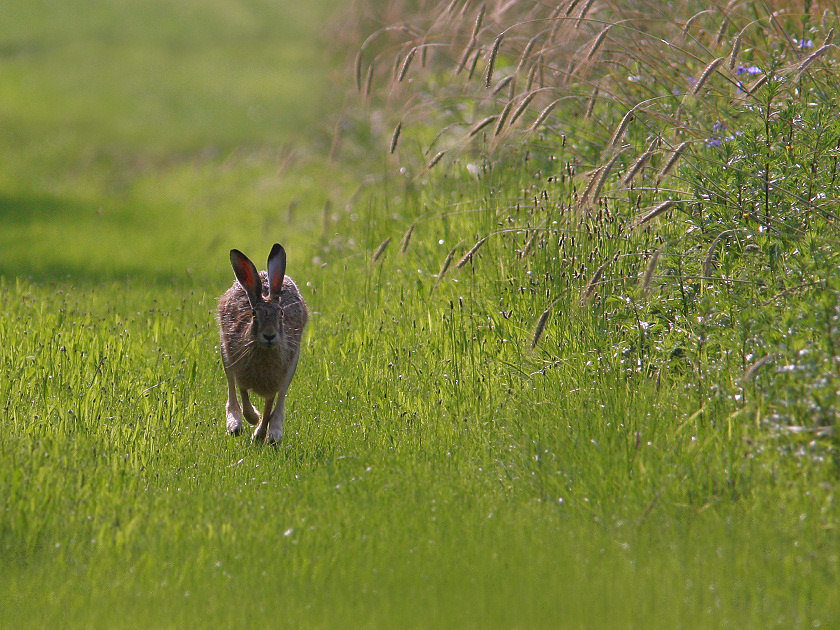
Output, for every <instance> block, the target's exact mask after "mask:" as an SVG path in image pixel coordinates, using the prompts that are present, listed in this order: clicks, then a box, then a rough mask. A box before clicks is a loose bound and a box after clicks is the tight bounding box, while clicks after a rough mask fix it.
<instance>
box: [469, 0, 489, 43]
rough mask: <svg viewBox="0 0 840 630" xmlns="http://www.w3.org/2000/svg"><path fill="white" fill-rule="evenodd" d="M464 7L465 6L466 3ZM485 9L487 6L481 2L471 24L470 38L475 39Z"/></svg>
mask: <svg viewBox="0 0 840 630" xmlns="http://www.w3.org/2000/svg"><path fill="white" fill-rule="evenodd" d="M464 8H466V5H465V7H464ZM486 11H487V7H486V6H485V5H484V4H482V5H481V6H480V7H479V8H478V15H476V17H475V24H474V25H473V31H472V35H470V39H471V40H475V39H476V38H477V37H478V31H480V30H481V23H482V21H484V14H485V12H486Z"/></svg>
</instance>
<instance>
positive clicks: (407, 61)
mask: <svg viewBox="0 0 840 630" xmlns="http://www.w3.org/2000/svg"><path fill="white" fill-rule="evenodd" d="M416 53H417V46H415V47H414V48H412V49H411V50H409V51H408V54H407V55H406V56H405V60H404V61H403V63H402V67H401V68H400V73H399V75H398V76H397V83H402V80H403V79H404V78H405V73H406V72H408V67H409V66H410V65H411V61H412V60H413V59H414V55H415V54H416Z"/></svg>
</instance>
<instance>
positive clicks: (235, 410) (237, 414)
mask: <svg viewBox="0 0 840 630" xmlns="http://www.w3.org/2000/svg"><path fill="white" fill-rule="evenodd" d="M225 376H227V382H228V397H227V404H226V405H225V415H226V416H227V432H228V433H230V434H231V435H239V433H240V432H241V431H242V409H241V408H240V406H239V401H238V400H237V399H236V379H235V378H234V376H233V374H232V373H231V372H230V370H228V368H227V366H225Z"/></svg>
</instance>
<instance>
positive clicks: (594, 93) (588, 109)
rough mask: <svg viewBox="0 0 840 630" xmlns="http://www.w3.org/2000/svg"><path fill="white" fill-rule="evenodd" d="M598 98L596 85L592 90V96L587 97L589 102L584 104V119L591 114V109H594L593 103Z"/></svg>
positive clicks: (587, 118)
mask: <svg viewBox="0 0 840 630" xmlns="http://www.w3.org/2000/svg"><path fill="white" fill-rule="evenodd" d="M597 100H598V88H597V87H596V88H595V89H594V90H592V96H590V97H589V102H588V103H587V104H586V112H585V113H584V114H583V119H584V120H589V117H590V116H591V115H592V111H593V110H594V109H595V103H596V102H597Z"/></svg>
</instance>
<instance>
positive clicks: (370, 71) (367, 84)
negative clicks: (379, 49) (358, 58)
mask: <svg viewBox="0 0 840 630" xmlns="http://www.w3.org/2000/svg"><path fill="white" fill-rule="evenodd" d="M372 85H373V64H371V65H369V66H368V71H367V78H366V79H365V98H368V97H370V88H371V86H372Z"/></svg>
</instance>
